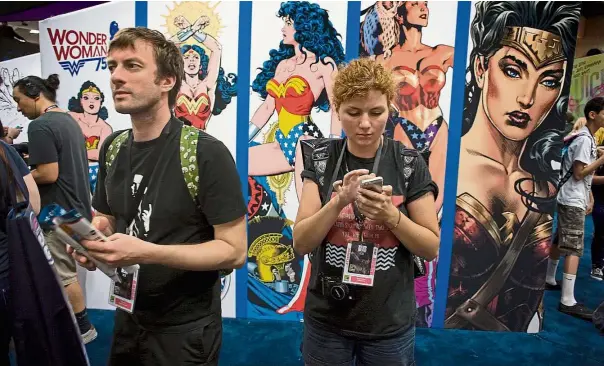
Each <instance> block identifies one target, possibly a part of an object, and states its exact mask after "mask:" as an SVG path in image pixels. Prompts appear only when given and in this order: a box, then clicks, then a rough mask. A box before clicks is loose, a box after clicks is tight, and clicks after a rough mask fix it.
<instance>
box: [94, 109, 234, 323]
mask: <svg viewBox="0 0 604 366" xmlns="http://www.w3.org/2000/svg"><path fill="white" fill-rule="evenodd" d="M181 128H182V122H181V121H179V120H178V119H172V120H170V122H169V123H168V125H167V126H166V128H165V129H164V133H167V134H168V138H167V140H165V141H164V142H163V143H162V145H165V146H160V145H158V141H159V142H160V143H161V140H159V139H156V140H152V141H147V142H132V140H131V137H130V138H129V139H128V140H126V141H125V142H124V144H123V145H122V147H121V149H120V152H119V154H118V155H117V157H116V158H115V160H114V161H113V163H112V165H111V167H110V168H109V170H108V171H106V170H105V155H106V151H107V149H108V146H109V145H110V143H111V141H113V139H114V138H115V137H116V136H117V134H119V133H121V131H119V132H115V133H114V134H112V135H111V136H109V137H108V138H107V140H106V141H105V143H104V144H103V146H102V148H101V151H100V156H99V177H98V179H99V180H98V183H97V188H96V191H95V195H94V199H93V206H94V208H95V209H96V210H98V211H99V212H100V213H103V214H106V215H112V216H114V217H115V218H116V220H117V227H118V230H117V231H118V232H120V233H126V234H129V235H133V236H136V237H138V238H140V239H142V240H145V241H147V242H150V243H155V244H164V245H170V244H183V243H190V244H199V243H203V242H207V241H210V240H213V239H214V228H213V226H212V225H219V224H224V223H227V222H230V221H233V220H235V219H237V218H240V217H242V216H244V215H245V213H246V206H245V203H244V201H243V195H242V192H241V184H240V181H239V176H238V174H237V170H236V167H235V163H234V160H233V157H232V156H231V154H230V152H229V150H228V149H227V148H226V146H225V145H224V144H223V143H222V142H221V141H219V140H217V139H215V138H214V137H212V136H210V135H208V134H206V133H205V132H201V134H200V138H199V141H198V144H197V161H198V165H199V194H198V198H199V207H200V209H198V208H197V206H196V204H195V203H194V201H193V199H192V198H191V196H190V194H189V191H188V189H187V187H186V185H185V181H184V177H183V172H182V171H181V162H180V153H179V148H180V131H181ZM155 148H158V149H161V150H160V151H161V156H160V157H159V158H158V159H157V160H156V161H150V160H149V154H151V152H152V151H153V149H155ZM129 151H130V154H129ZM129 157H130V160H131V162H132V165H130V162H129V161H128V158H129ZM148 165H152V166H155V167H154V170H153V173H152V174H151V178H150V180H149V184H148V186H147V189H146V191H145V194H144V196H143V198H142V200H141V203H140V205H139V207H138V211H137V214H136V217H135V218H134V221H133V222H132V224H130V223H127V222H126V221H125V220H126V219H125V217H126V216H127V213H126V212H127V211H128V209H127V203H128V202H132V197H133V196H134V194H135V193H136V191H137V189H138V185H139V184H140V183H141V180H142V178H143V177H142V174H143V172H144V171H146V170H147V166H148ZM130 166H132V170H131V169H130ZM129 196H130V197H129ZM140 266H141V269H140V272H139V282H138V290H137V298H136V303H135V310H134V314H135V315H136V316H137V318H138V320H139V321H141V322H144V323H147V324H157V325H162V324H165V325H170V324H183V323H187V322H189V321H193V320H197V319H200V318H202V317H205V316H209V315H217V316H220V314H221V306H220V280H219V276H218V272H217V271H204V272H202V271H185V270H180V269H174V268H169V267H165V266H162V265H156V264H141V265H140Z"/></svg>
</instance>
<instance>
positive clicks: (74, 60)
mask: <svg viewBox="0 0 604 366" xmlns="http://www.w3.org/2000/svg"><path fill="white" fill-rule="evenodd" d="M134 14H135V3H134V2H111V3H107V4H103V5H98V6H95V7H92V8H87V9H83V10H80V11H76V12H73V13H69V14H64V15H60V16H57V17H53V18H49V19H46V20H43V21H41V22H40V55H41V62H42V76H43V77H44V78H46V77H48V75H50V74H58V75H59V80H60V85H59V90H58V91H57V102H58V104H59V106H60V107H61V108H62V109H64V110H67V111H68V113H69V114H70V115H71V116H72V117H73V118H74V119H75V120H76V122H77V123H78V124H79V126H80V127H81V128H82V132H83V133H84V137H85V138H86V148H87V151H88V159H89V161H90V177H91V186H93V185H94V183H95V182H96V174H95V173H96V171H97V169H98V163H97V161H98V155H99V149H100V148H101V145H102V143H103V141H104V139H105V138H106V137H107V136H109V135H110V134H111V133H112V132H113V131H117V130H122V129H126V128H130V127H131V123H130V118H129V116H128V115H124V114H119V113H117V112H116V111H115V109H114V106H113V97H112V95H111V87H110V79H109V78H110V74H109V70H108V69H107V60H106V57H107V50H108V48H109V42H110V41H111V39H112V38H113V36H114V35H115V34H116V33H117V31H118V30H119V29H121V28H125V27H133V26H134V18H135V16H134ZM85 277H86V281H85V282H86V283H85V284H83V286H82V287H85V288H86V290H87V291H86V301H87V307H88V308H91V309H114V307H112V306H110V305H109V304H108V300H109V282H110V281H109V278H108V277H107V276H105V275H104V274H103V273H101V272H99V271H95V272H91V273H88V274H87V275H86V276H85ZM80 278H81V277H80Z"/></svg>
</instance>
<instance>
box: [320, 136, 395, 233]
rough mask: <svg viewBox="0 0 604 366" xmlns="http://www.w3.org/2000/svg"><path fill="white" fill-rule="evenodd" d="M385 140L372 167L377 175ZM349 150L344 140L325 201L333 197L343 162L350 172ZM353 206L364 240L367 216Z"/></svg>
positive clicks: (381, 142)
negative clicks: (347, 159)
mask: <svg viewBox="0 0 604 366" xmlns="http://www.w3.org/2000/svg"><path fill="white" fill-rule="evenodd" d="M385 141H386V140H385V139H383V140H380V146H379V147H378V150H377V154H376V155H375V160H374V161H373V168H372V171H371V172H372V173H373V174H375V175H377V171H378V168H379V165H380V158H381V157H382V150H383V149H384V143H385ZM347 150H348V140H344V148H343V149H342V151H341V152H340V156H339V157H338V162H337V163H336V166H335V168H334V170H333V174H332V176H331V181H330V182H329V190H328V191H327V196H326V198H325V202H327V201H328V200H330V199H331V194H332V193H333V183H334V182H335V181H336V179H337V178H338V173H339V172H340V168H341V167H342V162H344V167H345V172H344V174H346V173H348V163H347V162H346V161H344V155H346V151H347ZM342 179H344V178H342ZM352 208H353V210H354V217H355V219H356V221H357V224H358V225H359V239H360V241H363V229H364V228H365V225H364V224H363V221H365V217H364V216H363V215H362V214H361V213H360V212H359V208H358V207H357V205H356V203H353V204H352Z"/></svg>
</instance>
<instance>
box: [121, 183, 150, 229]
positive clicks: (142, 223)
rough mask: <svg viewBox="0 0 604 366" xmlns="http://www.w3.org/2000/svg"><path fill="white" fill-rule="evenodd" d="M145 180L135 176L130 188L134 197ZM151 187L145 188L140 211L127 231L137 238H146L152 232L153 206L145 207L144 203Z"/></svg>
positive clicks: (139, 206)
mask: <svg viewBox="0 0 604 366" xmlns="http://www.w3.org/2000/svg"><path fill="white" fill-rule="evenodd" d="M142 180H143V176H142V175H140V174H135V175H134V179H133V180H132V186H130V193H131V194H132V197H134V196H135V195H136V192H137V191H138V188H139V187H140V184H141V181H142ZM148 189H149V187H145V192H144V194H143V198H142V199H141V201H140V203H139V204H138V211H137V213H136V216H135V217H134V220H132V222H131V223H130V225H129V226H128V228H127V229H126V234H127V235H130V236H135V237H137V238H146V237H147V235H148V234H149V231H150V230H151V224H150V223H151V213H152V212H153V205H152V204H151V203H149V204H146V205H145V206H144V207H143V201H144V200H145V199H144V197H145V194H147V191H148Z"/></svg>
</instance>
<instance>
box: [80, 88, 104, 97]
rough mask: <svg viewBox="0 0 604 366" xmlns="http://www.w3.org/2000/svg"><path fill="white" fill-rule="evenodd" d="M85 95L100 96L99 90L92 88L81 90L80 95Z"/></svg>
mask: <svg viewBox="0 0 604 366" xmlns="http://www.w3.org/2000/svg"><path fill="white" fill-rule="evenodd" d="M85 93H96V94H101V92H100V91H99V89H97V88H95V87H94V86H89V87H88V88H87V89H84V90H82V95H84V94H85Z"/></svg>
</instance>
